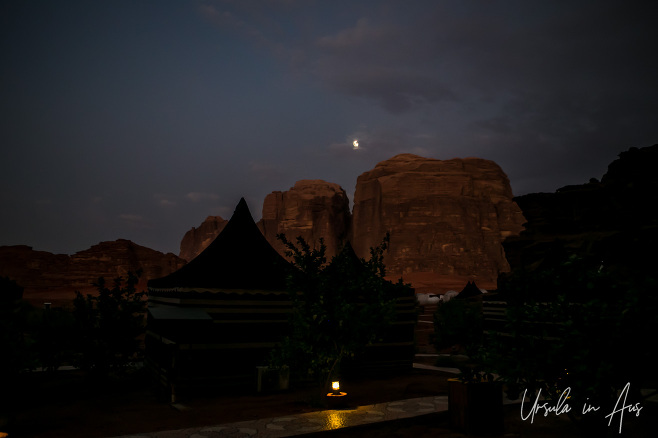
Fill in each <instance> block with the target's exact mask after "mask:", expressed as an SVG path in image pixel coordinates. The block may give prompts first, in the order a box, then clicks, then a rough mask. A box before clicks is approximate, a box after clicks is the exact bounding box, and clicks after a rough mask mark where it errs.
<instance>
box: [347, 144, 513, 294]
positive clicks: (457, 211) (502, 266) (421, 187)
mask: <svg viewBox="0 0 658 438" xmlns="http://www.w3.org/2000/svg"><path fill="white" fill-rule="evenodd" d="M524 222H525V218H524V217H523V214H522V212H521V209H520V208H519V207H518V206H517V205H516V203H515V202H514V201H513V200H512V190H511V187H510V183H509V179H508V178H507V175H505V173H504V172H503V170H502V169H501V168H500V167H499V166H498V165H497V164H496V163H494V162H493V161H489V160H484V159H480V158H463V159H459V158H455V159H451V160H436V159H431V158H423V157H419V156H417V155H413V154H401V155H397V156H395V157H393V158H391V159H389V160H386V161H383V162H381V163H379V164H377V165H376V166H375V168H374V169H373V170H371V171H368V172H365V173H363V174H361V175H360V176H359V177H358V179H357V184H356V191H355V194H354V212H353V217H352V233H351V236H352V244H353V246H354V249H355V250H356V252H357V254H358V255H359V256H361V257H364V256H366V255H367V253H368V248H370V247H371V246H374V245H377V244H378V243H379V241H380V240H381V238H382V236H384V234H385V233H386V232H387V231H389V232H390V233H391V242H390V248H389V252H388V254H386V256H385V258H384V262H385V264H386V269H387V274H388V276H389V277H390V278H391V279H397V278H400V277H402V278H403V279H404V280H405V281H407V282H410V283H411V284H412V285H413V286H414V287H415V288H416V291H417V292H420V293H426V292H432V293H436V292H445V291H447V290H450V289H458V290H459V289H461V288H462V287H464V285H465V284H466V283H467V282H468V281H473V280H475V281H477V283H478V284H479V285H480V286H481V287H483V288H485V289H493V288H495V287H496V279H497V277H498V274H499V273H500V272H505V271H507V270H509V265H508V263H507V260H506V258H505V253H504V251H503V247H502V245H501V243H502V241H503V240H504V239H505V238H507V237H508V236H511V235H517V234H519V233H520V232H521V231H522V230H523V223H524Z"/></svg>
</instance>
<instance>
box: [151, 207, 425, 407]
mask: <svg viewBox="0 0 658 438" xmlns="http://www.w3.org/2000/svg"><path fill="white" fill-rule="evenodd" d="M344 251H351V253H350V257H348V261H349V263H353V264H360V263H361V261H360V259H359V258H358V257H356V255H355V254H353V252H354V251H353V250H352V249H351V246H350V245H349V243H347V244H346V247H345V248H344ZM330 267H331V266H330ZM357 268H358V266H357ZM294 269H296V268H294V267H293V265H292V264H291V263H289V262H287V261H286V260H285V259H284V258H283V257H282V256H281V255H280V254H279V253H277V252H276V250H275V249H274V248H272V246H271V245H270V244H269V242H268V241H267V240H266V239H265V237H264V236H263V235H262V233H261V232H260V230H259V229H258V227H257V226H256V223H255V222H254V220H253V218H252V216H251V213H250V212H249V208H248V207H247V203H246V202H245V200H244V199H241V200H240V202H239V203H238V205H237V207H236V209H235V212H234V213H233V216H232V217H231V219H230V220H229V222H228V223H227V224H226V227H224V229H223V230H222V232H221V233H220V234H219V235H218V236H217V237H216V238H215V240H214V241H213V242H212V243H211V244H210V245H209V246H208V247H207V248H206V249H205V250H204V251H203V252H202V253H201V254H199V255H198V256H197V257H196V258H194V259H193V260H191V261H190V262H189V263H188V264H187V265H185V266H183V267H182V268H181V269H179V270H178V271H176V272H173V273H172V274H170V275H168V276H166V277H162V278H158V279H154V280H150V281H149V282H148V293H149V297H148V321H147V333H146V339H145V344H146V366H147V367H148V368H149V370H150V371H151V373H152V375H153V376H154V377H155V379H156V381H157V382H158V384H159V385H160V387H161V388H163V389H164V390H165V391H171V396H172V399H175V397H176V392H177V391H180V390H185V389H192V388H195V387H196V388H204V389H207V388H212V387H221V388H227V387H236V388H240V389H253V388H254V387H255V386H256V381H257V379H256V368H257V367H258V366H260V365H265V364H266V362H267V358H268V355H269V352H270V351H271V349H272V348H273V347H274V346H275V345H276V343H277V342H279V341H280V340H281V339H282V338H283V337H284V336H285V335H286V334H288V331H289V325H288V319H289V315H290V313H291V312H292V301H291V299H290V294H289V292H288V291H287V290H286V281H287V277H288V276H289V274H290V273H292V272H293V270H294ZM346 281H348V279H346ZM396 314H397V317H396V320H395V322H394V323H393V324H392V326H391V327H390V329H389V330H387V333H385V334H384V335H383V337H384V339H382V340H381V341H379V342H377V343H375V344H373V345H371V346H369V348H368V349H367V351H366V353H365V354H364V356H363V357H362V360H360V361H359V362H358V363H354V364H352V368H353V369H355V370H356V369H361V370H363V371H365V372H368V373H371V372H378V371H385V372H390V371H393V372H400V371H410V370H411V369H412V365H413V355H414V326H415V323H416V319H417V318H416V298H415V294H414V292H413V289H411V288H407V289H404V290H403V291H402V294H401V295H399V296H397V297H396Z"/></svg>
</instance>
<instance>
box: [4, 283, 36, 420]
mask: <svg viewBox="0 0 658 438" xmlns="http://www.w3.org/2000/svg"><path fill="white" fill-rule="evenodd" d="M22 298H23V288H22V287H21V286H19V285H18V284H16V282H15V281H13V280H11V279H9V278H8V277H0V425H1V424H5V425H6V426H9V425H10V423H11V421H12V419H13V410H14V409H15V402H16V396H17V395H18V393H19V391H20V388H21V383H20V382H21V379H20V378H21V373H23V372H25V371H27V370H29V369H31V368H34V367H35V366H36V360H35V356H34V354H33V349H32V342H31V340H30V338H29V337H28V336H27V335H26V329H27V313H28V311H29V305H27V303H25V302H24V301H23V300H22Z"/></svg>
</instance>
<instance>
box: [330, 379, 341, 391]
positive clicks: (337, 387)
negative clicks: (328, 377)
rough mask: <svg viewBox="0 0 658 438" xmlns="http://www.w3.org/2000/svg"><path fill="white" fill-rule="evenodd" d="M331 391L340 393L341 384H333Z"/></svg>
mask: <svg viewBox="0 0 658 438" xmlns="http://www.w3.org/2000/svg"><path fill="white" fill-rule="evenodd" d="M331 389H333V390H334V391H340V382H338V381H336V382H331Z"/></svg>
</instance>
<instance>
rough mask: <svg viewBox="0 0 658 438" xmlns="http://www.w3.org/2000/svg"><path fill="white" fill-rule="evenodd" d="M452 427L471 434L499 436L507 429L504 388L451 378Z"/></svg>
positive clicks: (449, 408)
mask: <svg viewBox="0 0 658 438" xmlns="http://www.w3.org/2000/svg"><path fill="white" fill-rule="evenodd" d="M448 410H449V413H450V427H451V428H452V429H453V430H456V431H459V432H462V433H466V434H470V435H500V434H502V433H503V431H504V429H505V416H504V411H503V390H502V385H500V384H499V383H495V382H462V381H461V380H459V379H450V380H449V387H448Z"/></svg>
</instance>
